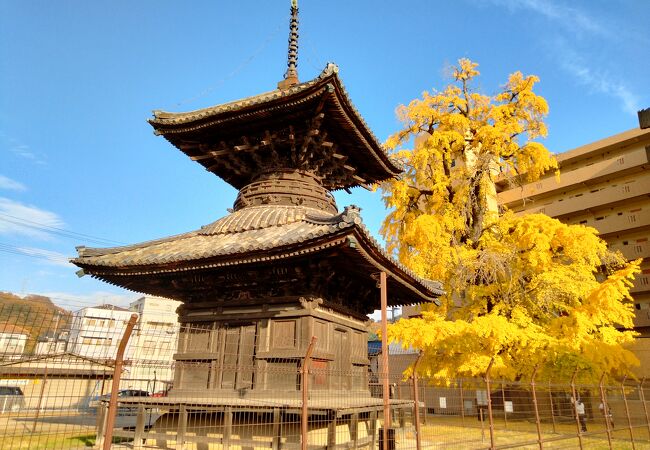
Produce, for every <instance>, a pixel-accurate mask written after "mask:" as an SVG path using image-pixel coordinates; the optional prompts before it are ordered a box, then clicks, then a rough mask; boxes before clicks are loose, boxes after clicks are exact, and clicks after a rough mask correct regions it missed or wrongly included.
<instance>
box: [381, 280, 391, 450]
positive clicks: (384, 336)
mask: <svg viewBox="0 0 650 450" xmlns="http://www.w3.org/2000/svg"><path fill="white" fill-rule="evenodd" d="M387 284H388V283H387V276H386V272H384V271H382V272H379V293H380V295H379V296H380V301H381V375H382V378H383V379H382V396H383V397H384V426H383V427H382V438H383V441H382V447H383V448H382V449H381V450H389V449H390V448H391V446H390V445H389V443H388V439H390V433H389V431H388V429H389V428H390V426H391V421H390V388H389V386H388V376H389V373H390V371H389V369H388V317H387V316H388V311H387V309H388V293H387Z"/></svg>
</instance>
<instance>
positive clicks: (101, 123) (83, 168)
mask: <svg viewBox="0 0 650 450" xmlns="http://www.w3.org/2000/svg"><path fill="white" fill-rule="evenodd" d="M289 4H290V2H289V1H288V0H286V1H285V0H282V1H275V0H273V1H268V0H267V1H262V0H258V1H253V0H240V1H230V2H224V1H218V0H212V1H192V2H175V1H165V0H156V1H145V0H140V1H137V2H133V1H128V2H127V1H117V0H116V1H112V2H98V1H81V0H78V1H65V0H61V1H57V2H51V1H45V0H42V1H29V0H21V1H16V0H14V1H7V0H0V61H1V64H2V67H1V70H0V290H4V291H11V292H16V293H19V294H20V293H41V294H47V295H50V296H52V297H53V298H55V299H56V301H57V302H59V303H60V304H63V305H65V306H68V307H70V308H76V307H79V306H81V305H83V304H88V303H96V302H103V301H110V302H115V303H118V304H125V303H126V302H128V301H129V300H130V299H133V298H135V297H137V294H133V293H129V292H126V291H123V290H120V289H117V288H114V287H112V286H109V285H106V284H103V283H100V282H97V281H94V280H92V279H90V278H89V277H84V278H82V279H78V278H77V277H76V276H75V270H76V269H75V268H74V267H73V266H71V265H70V264H68V263H66V257H69V256H73V255H75V250H74V247H75V246H76V245H87V246H110V245H112V244H113V243H116V242H119V243H134V242H140V241H144V240H149V239H153V238H158V237H163V236H167V235H171V234H175V233H181V232H184V231H189V230H192V229H196V228H197V227H199V226H201V225H204V224H207V223H210V222H212V221H214V220H215V219H217V218H219V217H221V216H223V215H224V214H226V208H228V207H231V206H232V202H233V201H234V198H235V195H236V193H235V191H234V189H232V188H231V187H229V186H228V185H226V184H225V183H224V182H222V181H221V180H220V179H218V178H217V177H215V176H214V175H212V174H209V173H208V172H206V171H205V170H204V169H203V168H202V167H201V166H199V165H198V164H196V163H193V162H191V161H190V160H189V159H188V158H187V157H186V156H184V155H183V154H182V153H181V152H180V151H178V150H176V149H175V148H173V147H172V146H171V145H170V144H168V143H167V142H166V141H165V140H164V139H163V138H160V137H156V136H154V135H153V133H152V129H151V127H150V126H149V125H148V124H147V123H146V119H147V118H148V117H150V115H151V110H153V109H162V110H167V111H187V110H193V109H198V108H202V107H206V106H211V105H215V104H219V103H222V102H225V101H229V100H234V99H238V98H242V97H246V96H250V95H254V94H257V93H260V92H264V91H268V90H271V89H273V88H274V87H275V85H276V83H277V82H278V81H279V80H280V79H281V78H282V74H283V73H284V69H285V64H286V46H287V44H286V39H287V31H288V9H289ZM648 23H650V2H648V1H647V0H591V1H573V2H565V1H559V0H459V1H449V2H441V1H436V2H434V1H423V0H421V1H416V0H412V1H401V2H397V1H389V0H374V1H370V0H355V1H350V0H348V1H339V0H329V1H327V2H325V1H316V0H301V1H300V35H301V36H300V52H299V74H300V79H301V80H302V81H305V80H308V79H310V78H313V77H314V76H316V75H317V74H318V73H319V72H320V71H321V70H322V69H323V68H324V67H325V65H326V63H327V62H329V61H333V62H336V63H337V64H338V65H339V68H340V76H341V78H342V79H343V82H344V83H345V85H346V87H347V89H348V91H349V94H350V96H351V98H352V100H353V102H354V103H355V105H356V106H357V108H358V109H359V111H360V112H361V114H362V115H363V116H364V117H365V119H366V121H367V122H368V124H369V125H370V126H371V128H372V129H373V130H374V132H375V134H376V135H377V136H378V137H379V138H380V139H385V138H386V137H388V136H389V135H390V134H391V133H392V132H393V131H395V130H396V129H397V128H398V126H399V124H398V123H397V121H396V119H395V114H394V110H395V108H396V107H397V106H398V105H399V104H401V103H407V102H408V101H410V100H412V99H413V98H415V97H417V96H419V95H420V94H421V93H422V91H424V90H429V89H442V88H443V87H444V86H445V85H446V84H447V83H448V82H449V80H448V79H447V78H446V75H445V74H446V73H447V70H446V68H447V67H449V65H450V64H453V63H454V62H455V61H456V60H457V59H459V58H462V57H467V58H470V59H472V60H474V61H476V62H478V63H479V64H480V67H479V70H480V71H481V73H482V76H481V78H480V88H481V89H482V90H483V91H484V92H486V93H495V92H496V91H497V90H498V89H499V86H500V85H502V84H503V83H504V82H505V81H506V79H507V76H508V74H510V73H512V72H514V71H516V70H521V71H522V72H523V73H524V74H536V75H538V76H539V77H540V78H541V83H540V84H539V85H538V89H537V92H538V93H540V94H541V95H543V96H544V97H546V99H547V100H548V102H549V105H550V111H551V112H550V114H549V116H548V120H547V123H548V127H549V137H548V138H547V139H546V140H545V144H546V145H547V146H548V147H549V149H551V150H552V151H554V152H562V151H566V150H569V149H572V148H574V147H577V146H579V145H582V144H586V143H588V142H591V141H594V140H597V139H600V138H603V137H606V136H608V135H611V134H615V133H619V132H622V131H625V130H628V129H630V128H634V127H637V126H638V121H637V118H636V111H637V110H638V109H642V108H647V107H650V89H649V88H648V74H650V33H648V31H647V29H648V28H647V25H648ZM337 201H338V204H339V207H340V208H342V207H343V206H345V205H347V204H351V203H355V204H358V205H360V206H361V207H362V208H363V212H362V214H363V216H364V221H365V223H366V225H367V226H368V227H369V228H370V229H371V230H372V231H373V232H374V233H376V232H377V230H378V229H379V226H380V223H381V220H382V218H383V217H384V215H385V211H384V209H383V206H382V203H381V199H380V196H379V194H378V193H375V194H372V193H368V192H366V191H363V190H357V191H355V192H354V193H353V194H352V195H348V194H345V193H343V194H341V195H338V196H337Z"/></svg>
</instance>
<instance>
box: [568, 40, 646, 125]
mask: <svg viewBox="0 0 650 450" xmlns="http://www.w3.org/2000/svg"><path fill="white" fill-rule="evenodd" d="M556 49H557V53H556V55H557V57H558V58H559V63H560V67H561V68H562V69H564V70H565V71H566V72H568V73H569V74H570V75H572V76H573V77H574V78H575V79H576V80H577V81H578V82H579V83H580V84H582V85H584V86H587V87H588V88H589V89H592V90H593V91H594V92H598V93H601V94H605V95H608V96H610V97H613V98H615V99H616V100H618V101H619V103H620V105H621V109H622V110H623V111H625V112H626V113H628V114H632V115H636V113H637V111H638V110H639V109H641V107H640V102H641V101H640V98H639V97H638V96H637V95H636V94H634V93H633V92H632V91H631V90H630V89H629V88H628V87H627V86H626V85H625V84H624V83H623V82H622V81H619V80H616V79H613V78H612V76H611V75H609V74H608V73H606V72H604V71H597V70H594V69H592V68H591V67H589V66H588V65H587V63H585V61H584V60H583V58H581V57H580V55H578V54H577V53H575V52H574V51H572V50H570V48H569V47H568V46H567V45H566V43H565V42H564V41H563V40H561V39H558V40H556Z"/></svg>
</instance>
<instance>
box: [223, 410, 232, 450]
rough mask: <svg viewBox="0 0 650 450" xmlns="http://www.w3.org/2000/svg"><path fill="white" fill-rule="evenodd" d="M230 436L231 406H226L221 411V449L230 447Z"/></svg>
mask: <svg viewBox="0 0 650 450" xmlns="http://www.w3.org/2000/svg"><path fill="white" fill-rule="evenodd" d="M231 438H232V407H231V406H226V409H225V411H224V413H223V439H222V441H221V444H222V445H223V450H228V449H229V448H230V440H231Z"/></svg>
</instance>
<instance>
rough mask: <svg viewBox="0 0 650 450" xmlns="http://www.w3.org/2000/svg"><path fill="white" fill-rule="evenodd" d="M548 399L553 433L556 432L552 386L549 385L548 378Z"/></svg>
mask: <svg viewBox="0 0 650 450" xmlns="http://www.w3.org/2000/svg"><path fill="white" fill-rule="evenodd" d="M548 400H549V402H551V421H552V422H553V433H557V431H555V409H554V407H553V388H552V387H551V380H550V379H549V380H548Z"/></svg>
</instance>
